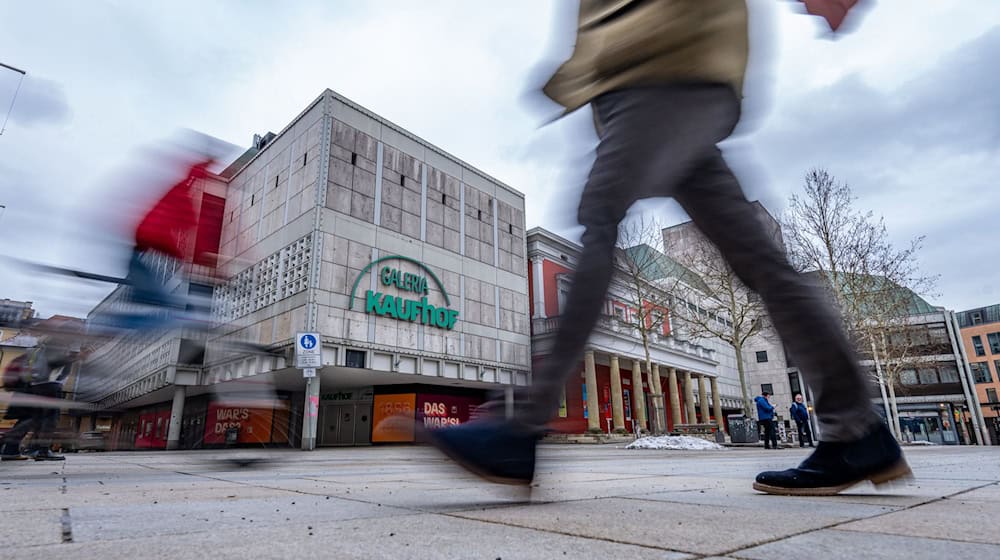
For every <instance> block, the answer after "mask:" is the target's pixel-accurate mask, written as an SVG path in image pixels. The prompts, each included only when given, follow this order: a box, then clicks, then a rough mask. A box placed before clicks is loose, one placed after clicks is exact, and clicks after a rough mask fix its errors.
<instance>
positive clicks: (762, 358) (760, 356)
mask: <svg viewBox="0 0 1000 560" xmlns="http://www.w3.org/2000/svg"><path fill="white" fill-rule="evenodd" d="M757 363H758V364H764V363H767V350H761V351H760V352H757Z"/></svg>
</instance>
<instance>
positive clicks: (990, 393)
mask: <svg viewBox="0 0 1000 560" xmlns="http://www.w3.org/2000/svg"><path fill="white" fill-rule="evenodd" d="M986 402H988V403H990V404H996V403H997V402H998V401H997V390H996V389H987V390H986Z"/></svg>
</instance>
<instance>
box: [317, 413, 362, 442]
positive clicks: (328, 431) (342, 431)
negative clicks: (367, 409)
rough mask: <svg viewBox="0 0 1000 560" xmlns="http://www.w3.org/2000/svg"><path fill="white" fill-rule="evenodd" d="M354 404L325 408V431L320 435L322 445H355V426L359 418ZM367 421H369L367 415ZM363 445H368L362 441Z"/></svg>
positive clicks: (322, 418) (323, 417)
mask: <svg viewBox="0 0 1000 560" xmlns="http://www.w3.org/2000/svg"><path fill="white" fill-rule="evenodd" d="M355 408H356V406H355V405H354V404H335V405H327V406H324V407H323V414H322V416H321V421H322V422H323V429H322V431H321V433H320V445H354V444H355V443H357V442H356V440H355V426H356V425H357V424H358V418H357V417H356V413H355ZM365 416H366V419H365V420H366V421H367V420H368V419H367V416H368V415H367V414H366V415H365ZM361 443H367V442H366V441H362V442H361Z"/></svg>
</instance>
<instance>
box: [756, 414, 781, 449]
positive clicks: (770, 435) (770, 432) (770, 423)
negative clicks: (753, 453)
mask: <svg viewBox="0 0 1000 560" xmlns="http://www.w3.org/2000/svg"><path fill="white" fill-rule="evenodd" d="M760 422H761V424H764V449H771V448H772V447H778V442H777V441H776V438H775V435H774V420H761V421H760Z"/></svg>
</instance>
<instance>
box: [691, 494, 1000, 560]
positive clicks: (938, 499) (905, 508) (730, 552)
mask: <svg viewBox="0 0 1000 560" xmlns="http://www.w3.org/2000/svg"><path fill="white" fill-rule="evenodd" d="M997 482H998V481H993V482H990V483H989V484H982V485H980V486H976V487H974V488H966V489H965V490H959V491H958V492H954V493H952V494H948V495H946V496H938V497H936V498H930V499H928V500H926V501H923V502H920V503H917V504H911V505H909V506H903V507H900V508H899V509H897V510H893V511H886V512H883V513H877V514H875V515H872V516H870V517H859V518H856V519H846V520H843V521H837V522H836V523H831V524H829V525H825V526H822V527H814V528H812V529H806V530H803V531H798V532H796V533H793V534H790V535H785V536H783V537H775V538H773V539H767V540H764V541H761V542H757V543H754V544H751V545H747V546H741V547H739V548H734V549H732V550H727V551H725V552H721V553H719V554H716V555H708V557H711V556H733V555H735V554H736V553H737V552H740V551H743V550H748V549H751V548H756V547H758V546H764V545H766V544H771V543H776V542H780V541H783V540H787V539H791V538H794V537H798V536H801V535H807V534H809V533H815V532H817V531H825V530H827V529H836V528H837V527H839V526H841V525H847V524H848V523H854V522H855V521H868V520H870V519H877V518H879V517H883V516H886V515H893V514H895V513H899V512H903V511H908V510H911V509H915V508H918V507H920V506H925V505H928V504H933V503H937V502H943V501H946V500H948V499H949V498H952V497H954V496H958V495H960V494H964V493H966V492H973V491H975V490H980V489H982V488H986V487H987V486H993V485H994V484H997ZM762 496H764V495H762ZM790 497H794V496H790ZM811 497H815V496H811ZM844 530H846V531H851V530H850V529H844ZM851 532H853V533H861V532H867V531H851ZM895 536H897V537H898V536H900V535H895ZM942 540H946V539H942ZM977 544H982V543H977ZM702 558H705V556H702Z"/></svg>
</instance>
